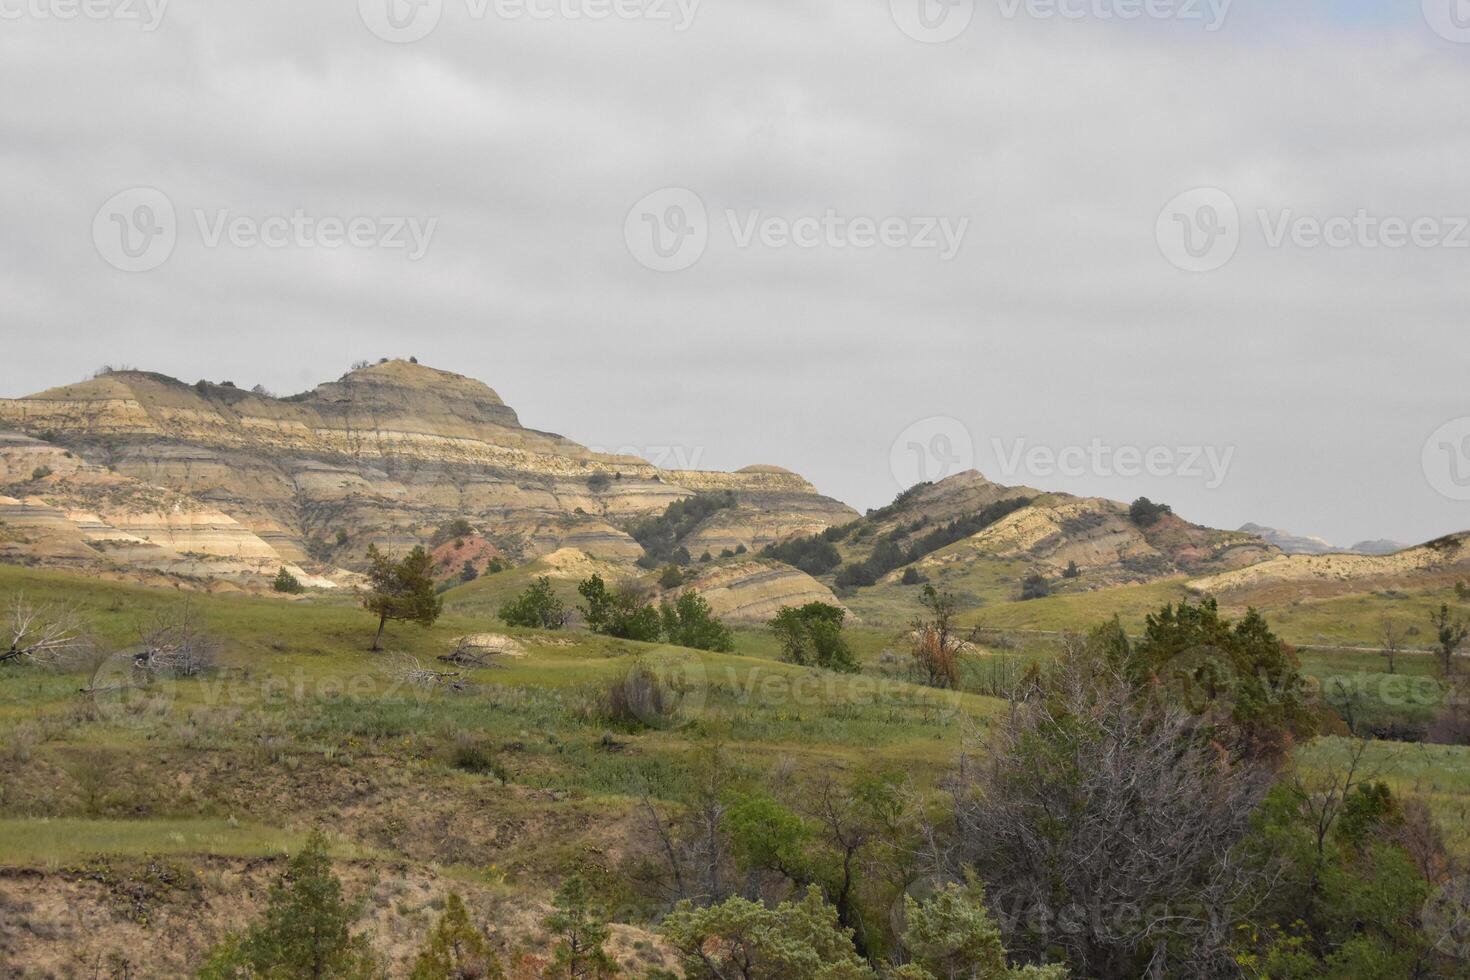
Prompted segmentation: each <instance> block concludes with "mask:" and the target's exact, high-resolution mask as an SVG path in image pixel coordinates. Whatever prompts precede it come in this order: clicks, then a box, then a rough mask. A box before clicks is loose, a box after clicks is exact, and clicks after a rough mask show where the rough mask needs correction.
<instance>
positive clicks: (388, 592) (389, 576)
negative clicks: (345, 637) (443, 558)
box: [362, 545, 444, 652]
mask: <svg viewBox="0 0 1470 980" xmlns="http://www.w3.org/2000/svg"><path fill="white" fill-rule="evenodd" d="M367 557H368V563H369V567H368V573H367V576H368V581H369V583H371V585H372V588H371V590H370V591H369V592H368V594H367V595H366V596H364V597H363V600H362V607H363V608H364V609H366V610H367V611H368V612H370V613H375V614H376V615H377V617H378V635H377V636H375V637H373V650H374V651H375V652H376V651H378V650H381V649H382V646H381V644H382V642H383V630H384V629H386V628H387V626H388V620H390V619H399V620H404V621H405V622H413V623H418V624H419V625H420V626H422V627H424V628H425V629H428V628H429V627H430V626H433V625H434V621H435V620H437V619H438V618H439V614H440V613H441V612H443V611H444V600H443V599H442V598H441V597H440V596H438V595H437V594H436V593H435V591H434V575H433V571H434V559H433V558H432V557H431V556H430V555H429V553H428V552H427V551H425V550H424V549H423V547H422V546H419V547H416V548H414V549H413V550H412V551H410V552H409V553H408V554H407V555H405V556H404V557H403V558H401V559H399V560H397V561H395V560H393V559H392V558H390V557H388V556H387V555H385V554H383V553H382V552H381V551H379V550H378V549H377V547H376V546H374V545H369V546H368V553H367Z"/></svg>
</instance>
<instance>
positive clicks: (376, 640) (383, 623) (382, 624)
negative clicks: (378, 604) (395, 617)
mask: <svg viewBox="0 0 1470 980" xmlns="http://www.w3.org/2000/svg"><path fill="white" fill-rule="evenodd" d="M387 628H388V614H387V613H383V617H382V618H381V619H379V620H378V635H377V636H375V637H373V653H377V652H378V651H380V650H382V649H383V648H382V646H380V645H379V644H381V643H382V642H383V630H385V629H387Z"/></svg>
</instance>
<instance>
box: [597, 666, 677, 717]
mask: <svg viewBox="0 0 1470 980" xmlns="http://www.w3.org/2000/svg"><path fill="white" fill-rule="evenodd" d="M679 700H680V699H679V693H678V692H677V691H675V690H673V689H672V688H671V687H670V686H669V685H668V684H666V683H665V682H664V680H663V678H661V677H659V676H658V673H657V672H656V671H655V670H654V669H653V668H652V667H650V666H648V664H646V663H644V662H643V661H642V660H635V661H634V662H633V664H632V666H630V667H629V668H628V671H627V673H625V674H623V675H622V676H621V677H616V678H614V679H613V680H612V681H611V682H610V683H609V684H608V685H607V687H606V688H605V689H604V690H603V691H602V692H601V694H600V696H599V698H598V704H597V713H598V714H599V715H600V716H601V718H602V720H603V721H606V722H608V723H609V724H612V725H617V726H619V727H621V728H623V729H638V728H657V727H660V726H661V725H663V724H665V723H666V722H668V721H669V719H671V718H673V716H674V714H675V713H676V712H677V711H678V708H679Z"/></svg>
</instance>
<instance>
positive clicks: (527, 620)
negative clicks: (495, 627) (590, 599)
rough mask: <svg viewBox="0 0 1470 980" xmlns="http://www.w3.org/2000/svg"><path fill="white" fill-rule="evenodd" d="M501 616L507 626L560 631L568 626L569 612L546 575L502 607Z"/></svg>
mask: <svg viewBox="0 0 1470 980" xmlns="http://www.w3.org/2000/svg"><path fill="white" fill-rule="evenodd" d="M497 615H499V617H500V619H501V621H502V622H504V623H505V624H506V625H507V626H524V627H527V628H529V629H547V630H559V629H561V628H562V627H563V626H565V625H566V624H567V611H566V608H565V607H564V606H563V605H562V601H561V599H559V598H558V597H557V595H556V592H555V591H554V590H553V589H552V587H551V579H550V578H548V577H546V576H545V575H543V576H541V577H540V578H538V579H536V580H535V581H534V582H532V583H531V584H530V585H528V586H527V587H526V590H525V591H524V592H522V593H521V594H520V595H518V596H516V597H515V598H514V599H512V600H511V601H510V602H507V603H506V604H505V605H503V606H501V607H500V611H499V613H498V614H497Z"/></svg>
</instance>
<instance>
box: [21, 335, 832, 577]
mask: <svg viewBox="0 0 1470 980" xmlns="http://www.w3.org/2000/svg"><path fill="white" fill-rule="evenodd" d="M0 430H14V433H24V435H19V434H12V435H10V436H6V437H0V492H6V493H8V494H9V495H11V496H12V497H15V498H16V499H20V497H19V496H18V495H17V493H16V492H15V490H16V488H17V486H19V485H21V484H25V483H29V482H31V481H32V478H33V473H34V472H35V471H37V470H39V469H41V468H45V469H47V470H49V471H50V474H51V475H50V476H47V477H46V479H50V480H53V481H56V480H61V481H66V480H70V481H71V482H70V483H69V484H57V485H55V486H52V487H50V488H48V493H46V494H39V496H41V497H42V498H44V499H47V500H52V501H53V502H52V503H51V504H50V505H51V506H56V507H58V508H60V509H62V510H64V511H76V512H77V513H78V515H79V517H78V520H79V521H80V522H81V523H82V524H86V525H87V526H88V527H89V528H90V529H91V530H90V531H88V532H85V533H84V535H83V536H84V537H87V536H93V537H95V535H96V534H98V533H101V534H104V535H106V534H117V535H120V536H122V535H125V536H131V538H132V539H135V540H132V541H128V542H127V543H128V544H130V545H137V546H140V547H141V546H145V545H154V546H157V547H159V548H163V549H165V550H167V551H168V552H171V553H174V554H193V553H198V554H203V555H208V556H214V557H225V556H229V557H231V558H233V559H236V560H241V561H267V562H276V563H279V562H283V561H284V562H293V563H303V564H304V563H308V562H309V561H314V562H315V563H316V565H317V567H319V568H321V569H322V570H324V571H325V570H327V569H329V568H330V567H332V566H343V567H348V568H351V567H354V566H355V565H356V564H358V563H359V562H361V560H362V556H363V554H364V552H365V551H366V548H367V546H368V545H369V544H376V545H378V546H379V547H383V548H388V549H392V550H401V549H404V548H407V547H410V546H412V545H414V544H418V543H423V542H426V541H428V539H429V538H430V537H431V536H432V535H433V533H434V531H435V530H436V529H438V528H439V527H441V526H443V525H444V524H446V523H447V522H449V521H451V520H454V519H459V518H463V519H466V520H468V521H470V522H471V523H472V524H473V525H474V527H475V530H476V531H478V532H479V533H481V534H482V535H483V536H484V537H485V538H486V539H487V540H488V541H489V542H490V543H491V544H492V545H493V546H494V547H495V548H496V549H497V550H499V551H500V552H503V553H504V554H506V555H507V556H508V557H510V558H512V559H515V560H527V559H530V558H534V557H536V556H537V555H541V554H547V553H550V552H553V551H557V550H559V549H564V548H574V549H576V550H578V551H581V552H586V553H588V554H590V555H592V556H594V557H596V558H600V559H606V560H611V561H631V560H634V559H636V558H638V557H641V555H642V553H643V551H642V548H641V547H640V546H639V545H638V543H637V542H636V541H634V540H633V539H632V538H631V537H629V536H628V535H627V534H626V533H625V532H624V531H623V530H622V528H621V527H620V525H622V524H624V523H625V522H627V521H630V520H633V519H636V518H638V517H643V516H647V515H650V514H655V513H658V512H660V511H662V510H663V509H664V508H665V507H667V506H668V504H670V503H671V502H673V501H676V500H680V499H683V498H685V497H688V496H690V495H691V494H693V493H696V492H706V491H716V490H720V491H723V490H729V491H733V492H734V493H735V494H736V495H737V499H738V500H739V502H740V508H741V509H742V510H744V511H745V512H746V519H747V520H748V521H749V522H750V523H751V525H752V528H753V530H752V533H751V534H750V535H747V536H748V537H749V538H750V541H751V542H755V541H758V540H760V541H763V540H766V539H767V538H768V537H771V536H779V535H782V534H787V535H789V534H790V533H796V531H797V530H800V531H805V530H807V529H809V528H813V527H816V528H818V529H820V527H825V526H827V525H828V524H829V523H831V522H837V521H842V520H848V519H851V517H852V516H854V515H853V512H852V511H851V510H850V509H848V508H846V507H845V506H843V505H842V504H839V503H837V502H836V501H833V500H830V499H829V498H826V497H822V496H821V495H820V494H818V493H817V492H816V490H815V488H813V487H812V486H811V484H809V483H807V482H806V481H805V480H803V479H802V478H801V477H799V476H797V475H796V474H794V473H790V472H788V471H785V470H781V469H778V468H776V467H762V466H757V467H750V468H747V469H746V470H742V471H740V472H738V473H707V472H691V471H679V470H664V469H661V468H659V467H656V466H654V465H652V464H650V463H648V462H647V461H645V460H642V459H638V458H636V457H631V456H617V455H607V454H600V453H595V452H593V451H591V450H589V449H587V448H586V447H583V446H580V445H578V444H577V443H575V442H572V441H571V440H569V439H566V438H564V437H562V436H559V435H556V434H553V433H548V432H541V431H538V430H535V429H530V428H526V427H525V426H523V425H522V424H521V422H520V419H519V418H518V417H517V415H516V413H515V411H514V410H512V409H511V408H510V407H509V406H507V405H506V404H505V403H504V402H503V401H502V400H501V398H500V397H499V395H497V394H496V393H495V392H494V391H493V390H492V389H491V388H489V387H487V386H486V385H484V384H482V383H480V382H478V381H475V380H473V379H470V378H465V377H462V376H460V375H456V374H451V373H449V372H445V371H438V370H435V369H432V368H428V367H424V366H422V365H418V364H412V363H409V362H405V361H386V362H383V363H380V364H376V365H372V366H368V367H363V368H361V369H358V370H354V371H352V372H350V373H349V374H347V375H345V376H344V377H342V378H341V379H339V380H338V381H335V382H331V383H328V384H323V385H321V386H319V387H317V388H315V389H313V390H311V391H308V392H305V393H303V394H301V395H296V396H292V397H290V398H275V397H272V396H270V395H267V394H264V393H257V392H250V391H244V390H241V389H239V388H236V387H234V386H233V385H229V384H211V383H207V382H199V383H197V384H193V385H189V384H184V383H182V382H180V381H177V380H175V379H172V378H168V377H164V376H162V375H158V374H150V373H147V372H140V371H119V372H112V373H108V374H105V375H103V376H100V377H97V378H94V379H92V380H90V381H85V382H81V383H79V384H75V385H67V386H64V387H61V388H54V389H51V390H49V391H45V392H41V393H40V394H37V395H32V396H30V397H28V398H21V399H14V400H0ZM27 489H28V492H27V494H25V496H27V497H29V496H32V495H35V494H32V493H30V492H29V488H27ZM149 494H153V495H155V496H157V497H159V499H160V500H164V501H166V503H167V506H160V505H158V504H150V503H148V502H147V501H146V500H144V499H143V498H145V497H147V496H148V495H149ZM767 513H770V514H775V515H779V516H776V517H769V516H766V515H767ZM28 520H31V521H32V522H36V521H40V520H41V517H40V516H39V515H30V517H28ZM757 525H758V530H757V529H756V527H757ZM79 527H80V524H79ZM116 540H117V541H118V542H122V541H124V540H126V539H125V538H124V537H118V538H117V539H116ZM747 547H750V544H747ZM113 557H114V558H124V557H125V556H124V555H123V553H122V549H118V550H117V551H115V553H114V555H113ZM133 557H136V556H133ZM273 573H274V570H272V574H273Z"/></svg>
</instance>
